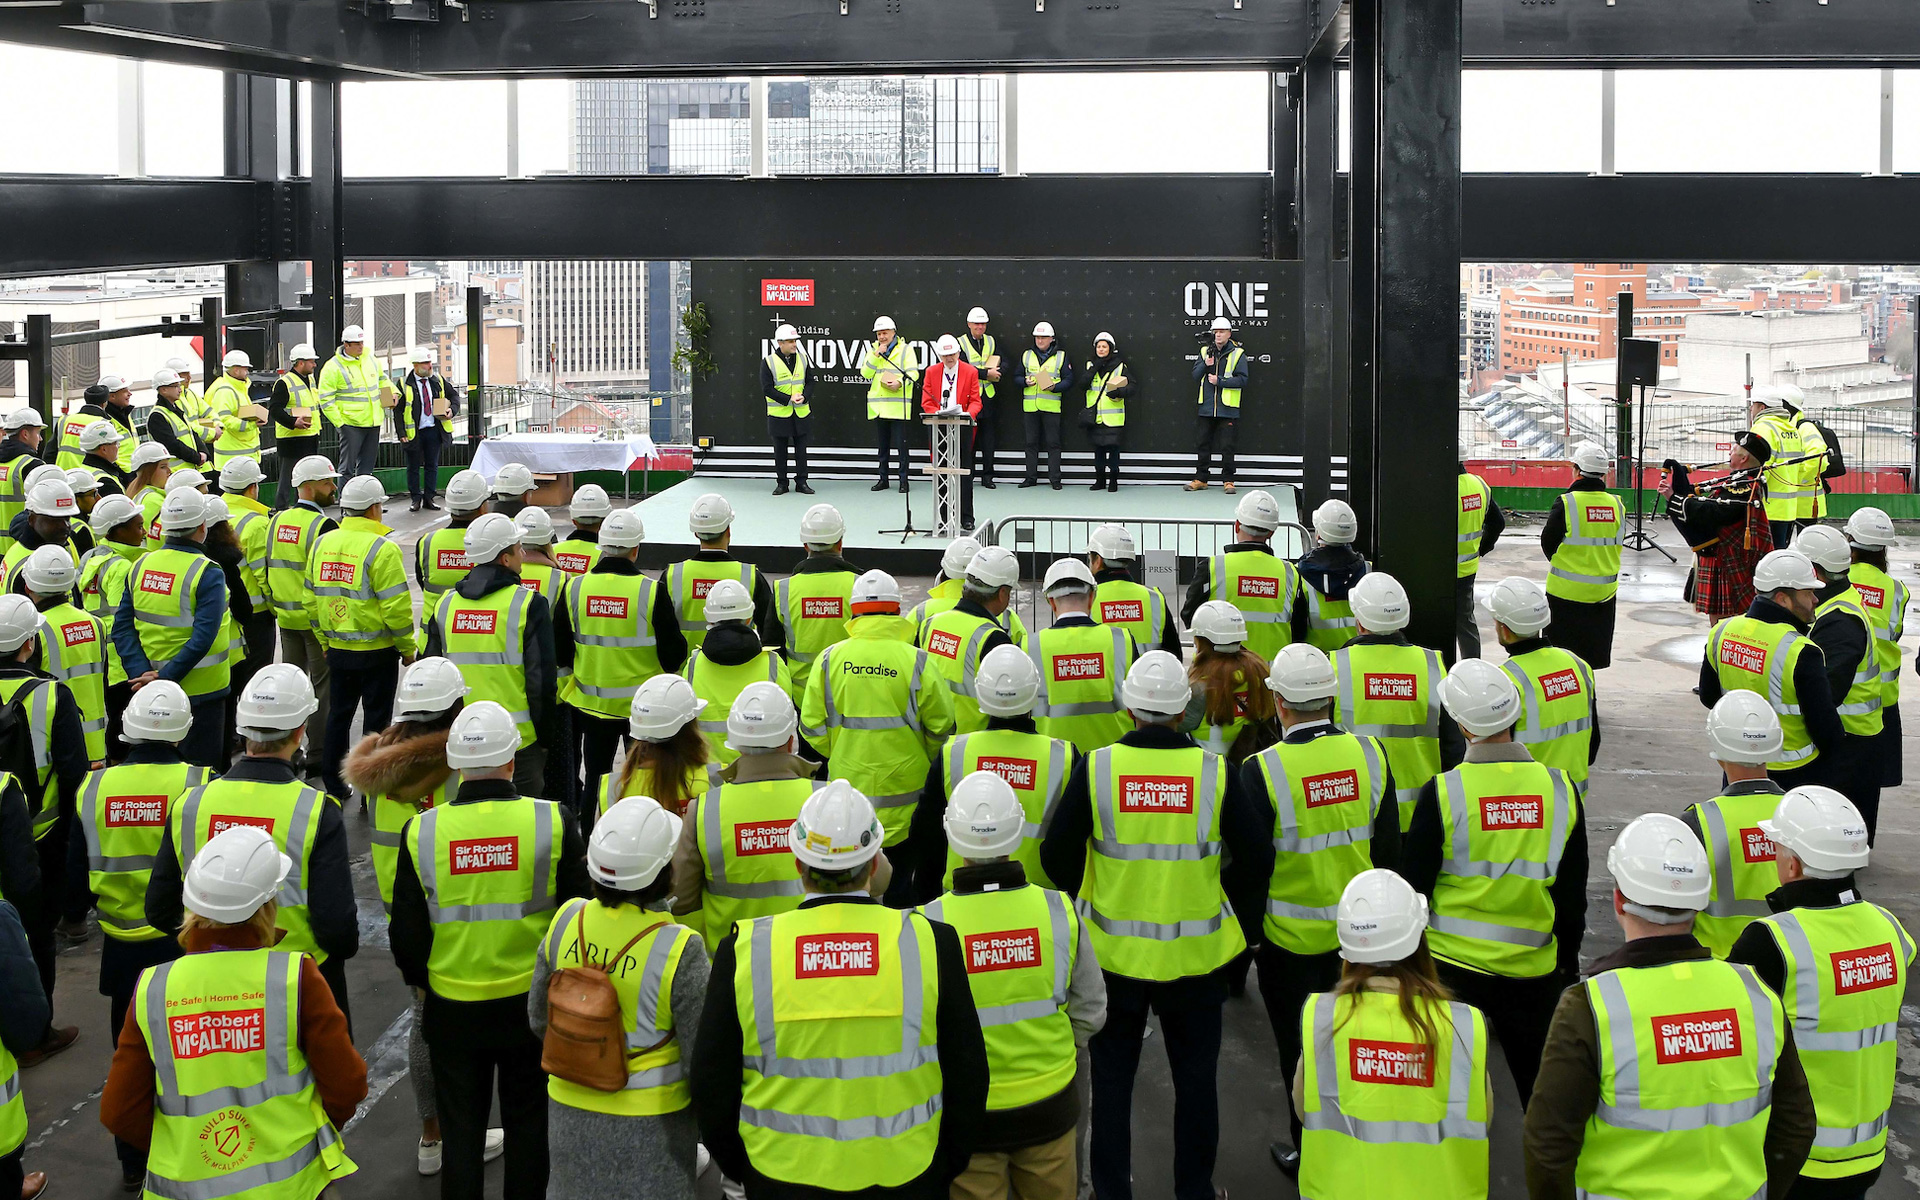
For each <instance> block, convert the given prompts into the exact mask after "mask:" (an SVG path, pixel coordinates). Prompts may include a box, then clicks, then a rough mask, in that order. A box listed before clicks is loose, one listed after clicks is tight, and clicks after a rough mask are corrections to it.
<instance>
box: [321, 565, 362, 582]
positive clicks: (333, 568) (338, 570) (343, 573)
mask: <svg viewBox="0 0 1920 1200" xmlns="http://www.w3.org/2000/svg"><path fill="white" fill-rule="evenodd" d="M359 565H360V564H359V563H350V562H323V563H321V564H320V582H321V583H344V584H347V585H348V586H352V584H353V576H354V572H355V570H356V569H357V568H358V567H359Z"/></svg>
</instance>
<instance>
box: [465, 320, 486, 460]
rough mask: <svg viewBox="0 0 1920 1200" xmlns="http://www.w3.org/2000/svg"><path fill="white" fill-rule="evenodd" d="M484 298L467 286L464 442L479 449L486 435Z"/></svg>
mask: <svg viewBox="0 0 1920 1200" xmlns="http://www.w3.org/2000/svg"><path fill="white" fill-rule="evenodd" d="M486 311H487V299H486V295H485V293H483V292H482V291H481V290H480V289H479V288H477V287H469V288H468V289H467V445H469V446H471V447H474V448H476V449H477V448H478V447H479V445H480V442H481V440H482V439H483V438H485V437H486V436H487V390H486V372H487V356H486V353H485V344H484V342H483V341H482V339H483V338H485V337H486V336H487V322H486Z"/></svg>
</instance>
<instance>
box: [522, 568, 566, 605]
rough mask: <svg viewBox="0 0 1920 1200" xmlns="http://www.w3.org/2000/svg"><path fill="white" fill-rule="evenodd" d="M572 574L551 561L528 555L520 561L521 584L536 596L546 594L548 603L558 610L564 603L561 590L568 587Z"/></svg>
mask: <svg viewBox="0 0 1920 1200" xmlns="http://www.w3.org/2000/svg"><path fill="white" fill-rule="evenodd" d="M571 578H572V576H571V575H568V574H567V573H566V572H565V571H562V570H561V569H560V568H559V567H556V566H554V565H553V564H551V563H543V562H536V561H534V559H533V556H532V555H528V556H526V557H525V558H523V559H522V560H521V562H520V586H521V587H523V588H526V589H527V590H528V591H530V592H532V593H533V594H534V595H536V596H545V597H546V598H547V603H548V604H549V605H550V606H552V608H553V609H554V611H556V612H558V611H559V610H560V607H561V604H562V598H561V595H560V593H561V590H562V589H563V588H565V587H566V585H567V580H569V579H571Z"/></svg>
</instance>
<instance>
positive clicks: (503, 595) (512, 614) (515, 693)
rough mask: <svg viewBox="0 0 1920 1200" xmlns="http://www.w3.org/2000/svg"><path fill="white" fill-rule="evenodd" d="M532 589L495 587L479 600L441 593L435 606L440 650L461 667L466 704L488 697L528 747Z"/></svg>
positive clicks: (531, 740)
mask: <svg viewBox="0 0 1920 1200" xmlns="http://www.w3.org/2000/svg"><path fill="white" fill-rule="evenodd" d="M533 599H534V596H533V593H532V592H531V591H529V590H528V589H526V588H524V587H503V588H496V589H494V590H493V591H491V592H488V593H487V594H486V595H484V596H482V597H480V598H479V599H478V600H469V599H467V598H466V597H465V596H462V595H461V594H460V593H459V592H457V591H452V592H444V593H442V594H441V596H440V603H438V604H437V605H435V606H434V609H433V619H434V620H435V621H436V622H437V623H438V624H439V626H440V652H441V653H442V654H444V655H446V657H447V659H448V661H450V662H452V663H453V664H454V665H455V666H457V667H459V668H460V677H461V678H462V679H464V680H466V681H467V686H468V687H470V688H472V689H473V690H472V691H471V692H469V693H467V703H468V704H470V705H472V704H478V703H479V702H480V701H482V700H492V701H494V702H495V703H497V704H499V705H500V707H502V708H504V709H506V710H507V715H508V716H511V717H512V718H513V721H514V724H515V725H516V726H518V727H519V730H520V744H521V745H523V746H531V745H533V744H534V736H533V732H534V731H533V710H532V708H531V705H530V702H529V701H528V699H527V636H526V629H527V608H528V606H529V605H531V604H532V603H533Z"/></svg>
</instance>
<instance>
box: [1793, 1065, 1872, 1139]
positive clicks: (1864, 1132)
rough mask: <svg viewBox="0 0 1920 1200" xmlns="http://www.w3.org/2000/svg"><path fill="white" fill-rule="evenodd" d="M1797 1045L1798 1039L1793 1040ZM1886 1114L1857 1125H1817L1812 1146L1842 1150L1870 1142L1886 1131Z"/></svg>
mask: <svg viewBox="0 0 1920 1200" xmlns="http://www.w3.org/2000/svg"><path fill="white" fill-rule="evenodd" d="M1794 1044H1795V1045H1796V1046H1797V1045H1798V1044H1799V1039H1798V1038H1795V1039H1794ZM1888 1116H1889V1114H1888V1113H1884V1112H1883V1113H1881V1114H1880V1115H1879V1116H1877V1117H1875V1118H1874V1119H1873V1120H1871V1121H1863V1122H1861V1123H1860V1124H1858V1125H1852V1126H1845V1125H1817V1126H1815V1127H1814V1131H1813V1144H1814V1145H1816V1146H1819V1147H1821V1148H1823V1149H1829V1150H1844V1149H1846V1148H1847V1147H1849V1146H1857V1145H1859V1144H1860V1143H1862V1142H1870V1141H1872V1140H1873V1139H1874V1138H1877V1137H1879V1136H1880V1135H1881V1134H1883V1133H1885V1132H1886V1131H1887V1118H1888Z"/></svg>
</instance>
